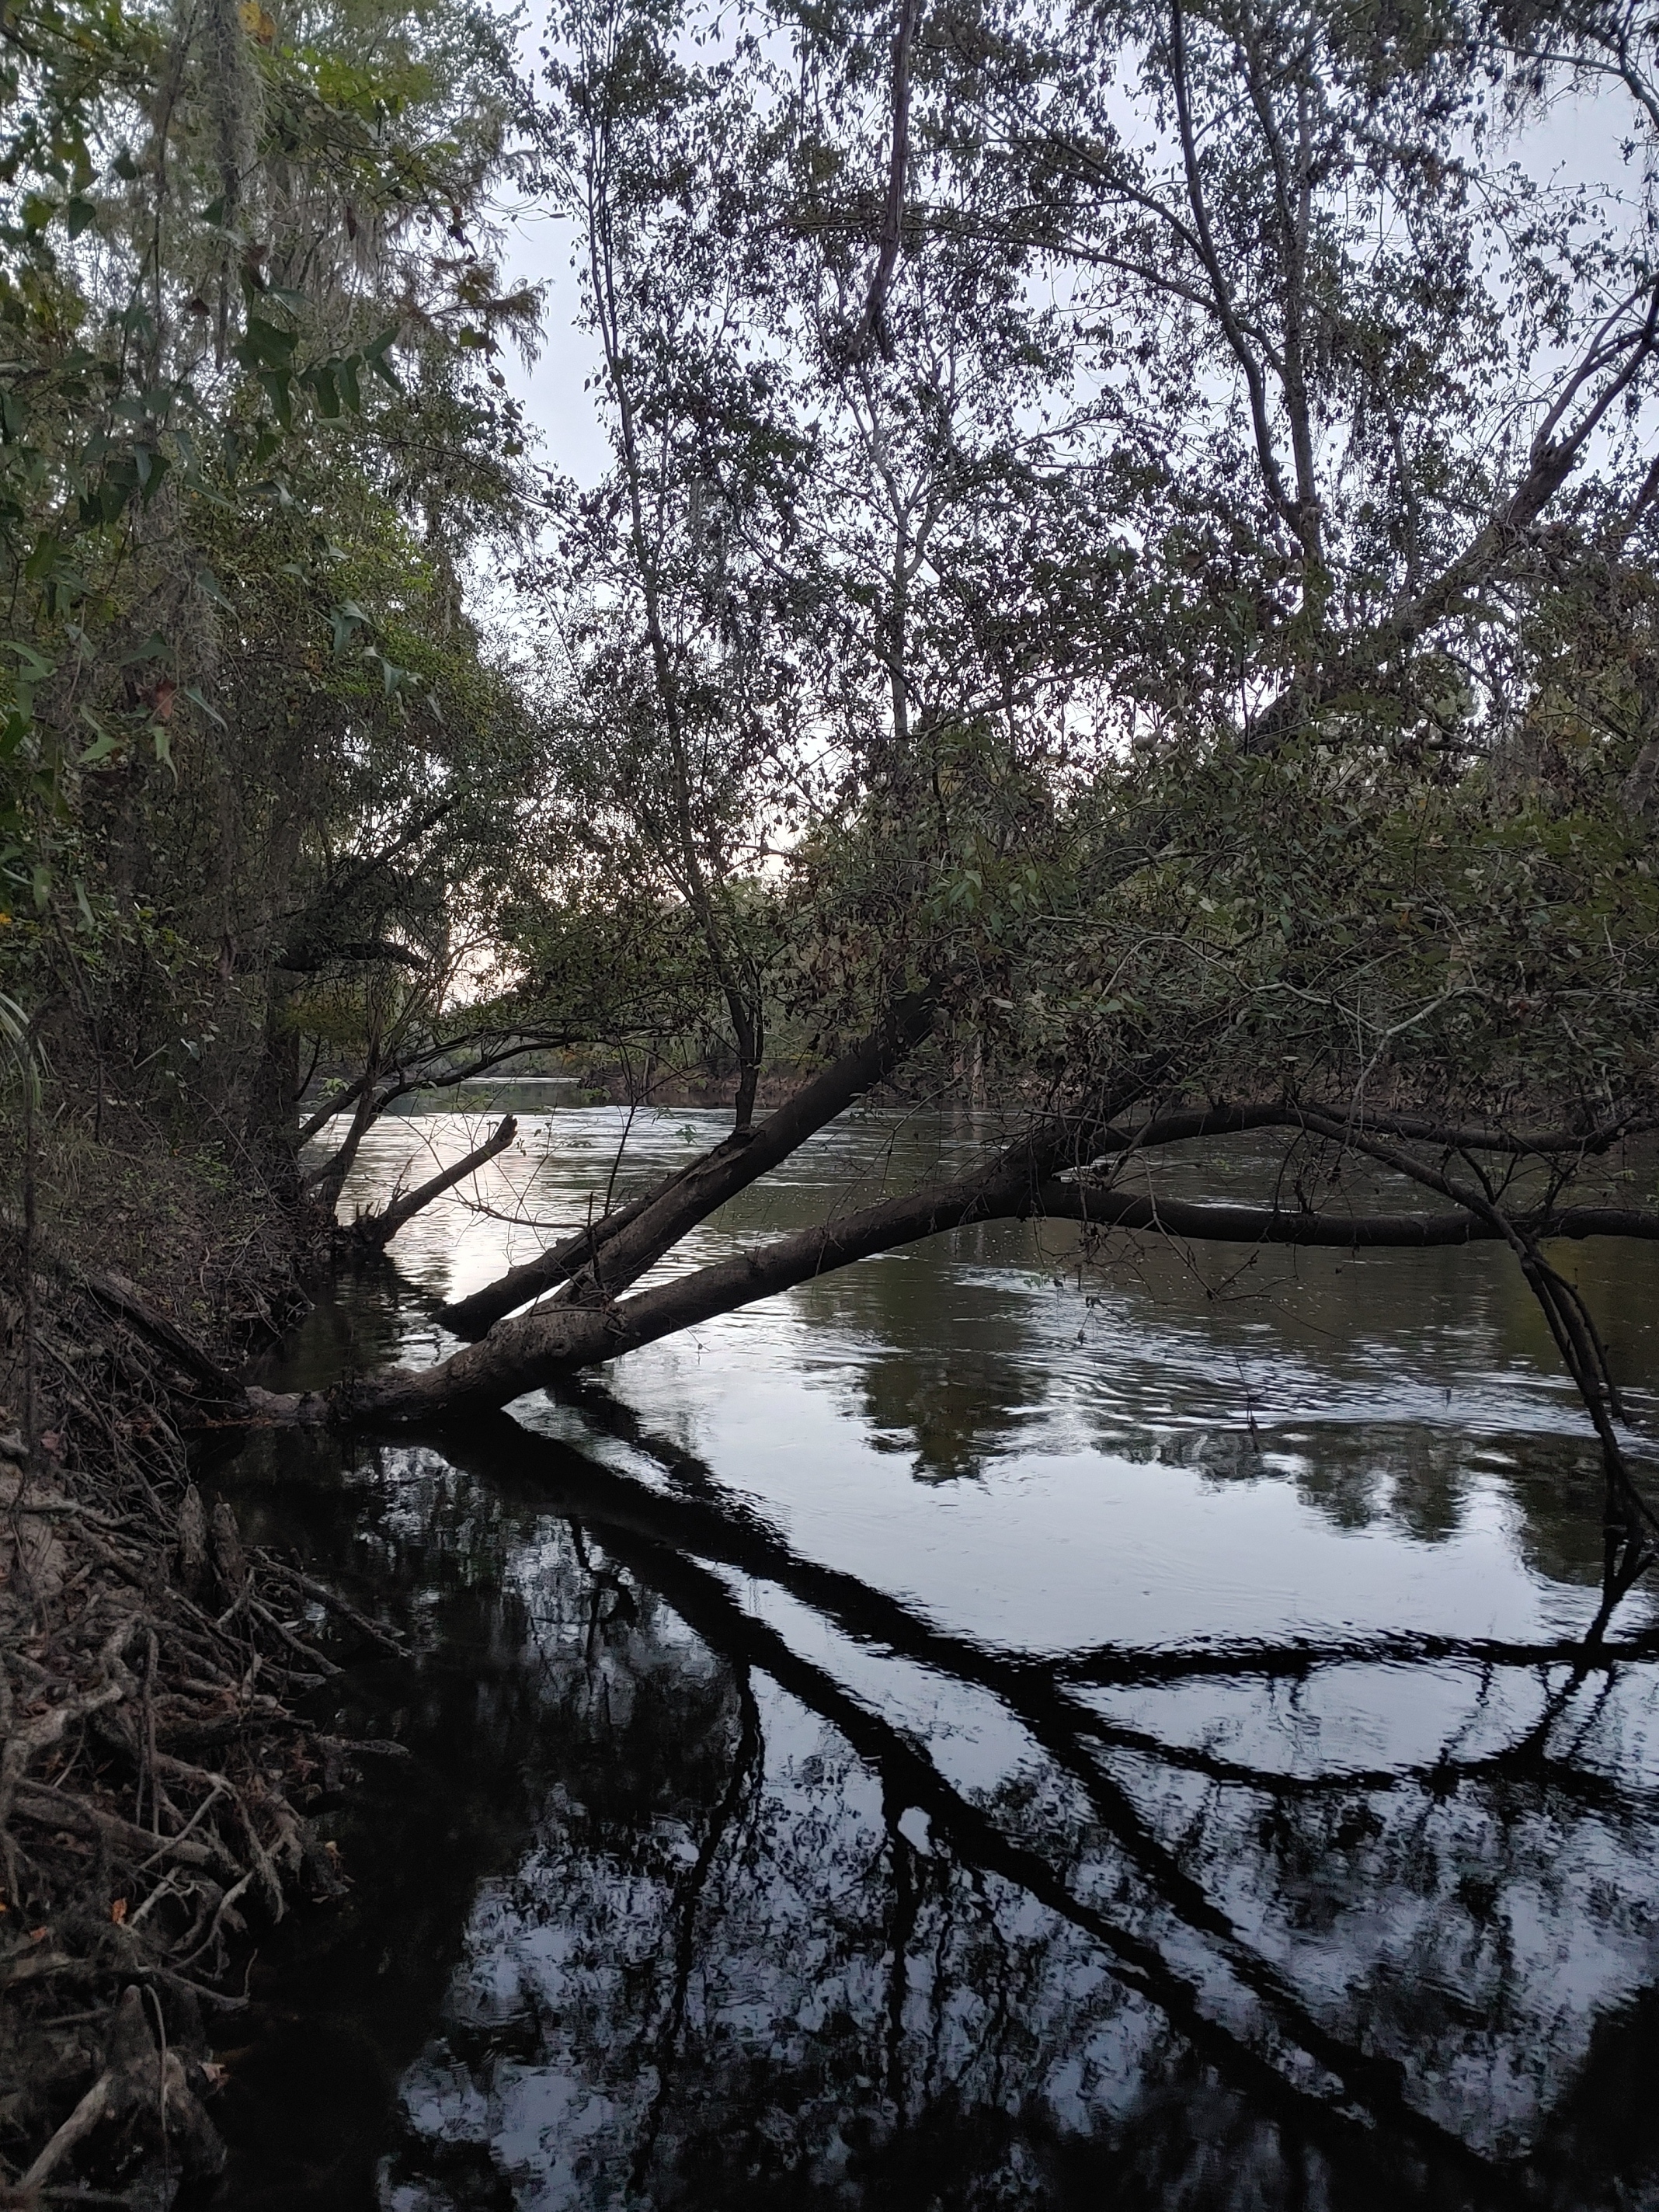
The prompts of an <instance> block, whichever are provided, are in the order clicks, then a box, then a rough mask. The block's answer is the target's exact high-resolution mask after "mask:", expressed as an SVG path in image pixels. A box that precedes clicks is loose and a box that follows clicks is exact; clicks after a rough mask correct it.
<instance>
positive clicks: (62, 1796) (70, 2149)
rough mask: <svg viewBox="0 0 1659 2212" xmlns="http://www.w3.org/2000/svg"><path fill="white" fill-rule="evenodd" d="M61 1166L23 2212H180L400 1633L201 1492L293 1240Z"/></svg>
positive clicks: (7, 1693)
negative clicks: (195, 1476) (143, 2210)
mask: <svg viewBox="0 0 1659 2212" xmlns="http://www.w3.org/2000/svg"><path fill="white" fill-rule="evenodd" d="M45 1165H46V1169H47V1170H48V1172H47V1173H46V1174H45V1175H43V1176H42V1179H41V1188H42V1194H43V1196H45V1198H46V1201H47V1202H46V1203H44V1204H42V1205H41V1206H40V1207H39V1208H38V1216H39V1218H38V1220H37V1224H36V1225H35V1227H34V1230H33V1233H32V1234H27V1233H26V1231H25V1227H24V1225H23V1224H22V1222H21V1220H19V1219H18V1218H15V1217H11V1218H7V1219H5V1220H4V1221H3V1222H0V1240H3V1241H0V1740H3V1753H0V1892H3V1897H0V2081H3V2083H4V2085H5V2086H4V2089H3V2091H0V2191H3V2194H0V2202H4V2203H17V2204H23V2203H29V2204H33V2203H38V2202H40V2201H43V2199H45V2200H49V2199H50V2198H51V2197H52V2194H53V2193H54V2192H58V2191H70V2190H73V2191H77V2192H78V2191H80V2190H81V2189H82V2188H85V2187H90V2188H92V2189H93V2190H94V2191H102V2192H105V2193H106V2194H108V2193H110V2192H115V2193H117V2194H118V2195H119V2196H120V2197H121V2199H122V2201H130V2202H134V2203H169V2202H171V2201H172V2200H173V2197H174V2196H175V2195H176V2194H177V2192H178V2191H179V2187H180V2186H181V2185H192V2186H195V2185H210V2183H211V2179H212V2177H213V2176H214V2174H215V2173H216V2172H217V2170H218V2168H219V2166H221V2165H222V2160H223V2150H222V2145H221V2143H220V2141H219V2136H218V2133H217V2130H216V2127H215V2125H214V2123H213V2118H212V2097H213V2092H214V2089H215V2087H216V2077H215V2069H214V2068H213V2066H212V2064H211V2059H210V2052H211V2051H212V2049H213V2048H214V2047H215V2046H216V2045H224V2044H225V2043H227V2042H232V2041H234V2039H235V2037H234V2027H233V2026H232V2023H233V2021H234V2015H236V2014H237V2013H238V2012H239V2011H240V2010H241V2009H242V2008H244V2007H245V2003H246V1998H245V1995H244V1993H243V1988H242V1983H243V1979H244V1978H245V1975H246V1966H247V1961H248V1958H249V1955H250V1951H251V1948H252V1943H253V1942H254V1940H255V1939H256V1937H257V1935H258V1930H259V1929H260V1928H261V1927H262V1926H264V1925H268V1924H270V1923H271V1922H274V1921H276V1920H279V1919H281V1918H282V1917H283V1916H284V1915H285V1914H287V1913H288V1912H289V1911H291V1910H292V1909H293V1908H294V1906H295V1905H296V1903H298V1902H300V1901H301V1900H304V1899H313V1900H326V1899H331V1898H335V1897H337V1896H339V1895H340V1894H341V1893H343V1888H344V1887H345V1882H346V1876H345V1874H344V1871H343V1869H342V1867H341V1865H340V1863H339V1859H338V1854H337V1851H336V1850H334V1849H333V1848H332V1846H331V1844H330V1842H329V1839H328V1837H327V1834H326V1832H325V1831H326V1814H327V1809H328V1808H329V1807H330V1806H331V1804H332V1803H333V1802H336V1801H337V1798H338V1797H339V1796H340V1794H341V1793H342V1792H343V1790H345V1789H346V1788H347V1787H348V1786H349V1783H350V1781H351V1779H352V1778H353V1775H354V1772H355V1771H356V1761H357V1760H358V1759H362V1758H363V1757H365V1756H371V1755H374V1753H376V1752H381V1753H383V1755H394V1756H395V1755H396V1750H395V1747H378V1746H373V1745H361V1744H357V1743H354V1742H349V1741H343V1740H342V1739H340V1738H338V1737H337V1736H334V1735H330V1734H329V1733H327V1730H326V1728H325V1726H324V1725H322V1724H320V1723H319V1717H318V1716H319V1711H320V1708H319V1697H318V1693H319V1692H322V1691H323V1690H324V1689H325V1686H326V1685H327V1684H328V1682H329V1681H330V1680H331V1678H332V1677H334V1676H335V1675H337V1674H338V1673H339V1671H340V1669H341V1668H342V1666H343V1664H344V1663H345V1662H347V1661H348V1660H349V1656H350V1654H351V1652H352V1650H354V1649H361V1648H362V1647H363V1646H365V1645H366V1644H369V1643H372V1642H374V1641H375V1640H379V1641H380V1642H381V1643H386V1642H388V1641H392V1640H393V1639H391V1638H389V1637H388V1635H387V1632H386V1631H384V1630H381V1629H380V1628H378V1627H377V1626H375V1625H374V1624H372V1623H370V1622H368V1620H365V1619H364V1618H363V1617H362V1616H361V1615H359V1614H358V1613H356V1612H355V1611H354V1610H353V1609H352V1608H351V1607H349V1606H348V1605H346V1604H344V1602H343V1601H341V1600H339V1599H338V1598H337V1597H335V1596H334V1595H332V1594H331V1593H330V1592H328V1591H327V1590H325V1589H323V1588H322V1587H321V1586H320V1585H319V1584H315V1583H312V1582H311V1581H310V1580H309V1579H308V1578H307V1577H306V1576H305V1575H304V1574H303V1572H302V1571H301V1569H300V1567H299V1566H298V1565H296V1564H295V1563H292V1562H289V1561H287V1560H284V1559H280V1558H277V1557H276V1556H275V1555H274V1554H272V1553H269V1552H262V1551H260V1550H258V1549H257V1548H255V1547H247V1546H245V1545H244V1542H243V1541H242V1537H241V1535H240V1532H239V1530H238V1528H237V1525H236V1522H235V1520H234V1516H233V1515H232V1514H231V1512H230V1510H229V1509H228V1507H227V1506H225V1505H224V1504H217V1505H216V1506H214V1507H213V1508H212V1510H208V1509H207V1508H206V1507H205V1506H204V1501H203V1499H202V1498H201V1497H200V1495H199V1494H198V1492H197V1490H196V1489H195V1487H194V1486H193V1484H192V1483H191V1480H190V1479H189V1474H188V1470H187V1467H186V1458H185V1439H186V1437H188V1436H189V1435H190V1434H191V1432H192V1431H201V1430H203V1429H207V1428H210V1427H211V1426H212V1425H213V1424H214V1423H215V1421H216V1419H217V1418H218V1417H219V1407H220V1401H221V1399H222V1395H223V1390H222V1380H221V1378H222V1377H223V1376H225V1375H227V1374H228V1372H230V1371H231V1370H234V1368H236V1367H238V1366H240V1364H241V1362H242V1360H243V1358H245V1356H246V1353H247V1352H248V1350H249V1349H250V1348H251V1346H252V1343H253V1342H254V1341H255V1340H257V1339H258V1337H261V1336H268V1335H269V1334H270V1332H271V1331H272V1330H273V1329H275V1328H276V1327H278V1326H280V1325H282V1324H283V1323H284V1322H287V1321H288V1320H289V1319H291V1318H292V1317H293V1316H294V1315H295V1312H296V1311H298V1310H301V1308H302V1306H303V1303H304V1301H303V1297H302V1294H301V1291H300V1288H299V1285H300V1282H301V1278H302V1276H303V1273H304V1272H305V1267H306V1263H307V1258H308V1256H309V1255H308V1252H307V1247H306V1243H305V1239H304V1237H303V1236H302V1235H301V1234H299V1233H296V1225H295V1223H294V1222H293V1221H292V1220H289V1219H285V1218H283V1217H282V1216H281V1215H280V1214H279V1213H277V1212H275V1211H274V1210H272V1209H270V1207H269V1206H262V1205H260V1204H259V1203H258V1194H252V1197H250V1194H248V1193H246V1191H238V1190H234V1189H232V1188H228V1187H221V1188H215V1187H214V1185H213V1184H212V1182H210V1181H209V1180H207V1179H205V1178H204V1176H203V1175H202V1173H201V1171H200V1169H199V1167H198V1166H197V1164H194V1163H191V1162H185V1163H184V1164H182V1165H181V1164H180V1163H179V1160H178V1158H177V1156H176V1155H174V1156H170V1157H167V1158H162V1157H160V1156H155V1157H150V1158H135V1157H133V1156H131V1155H127V1156H125V1157H124V1156H121V1155H116V1154H110V1153H108V1152H105V1153H103V1154H102V1155H101V1156H100V1157H88V1158H82V1159H81V1160H79V1161H68V1160H59V1161H55V1162H53V1161H48V1162H46V1164H45ZM129 1270H131V1272H129ZM325 1647H326V1648H325ZM88 2201H90V2200H88Z"/></svg>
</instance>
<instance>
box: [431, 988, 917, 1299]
mask: <svg viewBox="0 0 1659 2212" xmlns="http://www.w3.org/2000/svg"><path fill="white" fill-rule="evenodd" d="M932 1027H933V1000H932V998H931V996H927V995H922V996H918V997H916V998H914V999H908V1000H903V1001H902V1003H901V1004H900V1005H899V1006H896V1008H895V1009H894V1011H893V1013H892V1016H891V1018H890V1020H889V1021H887V1022H886V1023H884V1024H883V1026H882V1027H881V1028H880V1029H879V1030H875V1031H874V1032H873V1033H872V1035H871V1036H867V1037H866V1039H865V1040H864V1042H863V1043H861V1044H860V1045H858V1046H856V1047H855V1048H854V1050H853V1051H851V1052H849V1053H845V1054H842V1057H841V1059H839V1060H836V1062H835V1063H834V1065H833V1066H829V1067H826V1068H825V1069H824V1070H823V1073H822V1074H820V1075H815V1076H814V1077H813V1078H812V1079H811V1082H810V1083H807V1084H804V1085H802V1087H801V1088H800V1090H799V1091H796V1092H795V1094H794V1096H793V1097H791V1098H787V1099H786V1100H785V1101H784V1103H783V1104H782V1105H781V1106H780V1107H779V1108H778V1109H777V1110H776V1111H775V1113H772V1114H769V1115H767V1117H766V1119H765V1120H764V1121H763V1122H761V1124H760V1125H759V1127H757V1128H754V1129H748V1130H744V1129H737V1130H733V1132H732V1134H731V1135H730V1136H729V1137H727V1138H726V1139H725V1140H724V1141H723V1142H722V1143H720V1144H718V1145H716V1146H714V1148H713V1150H712V1151H710V1152H705V1153H703V1155H702V1158H700V1159H696V1160H693V1161H692V1162H691V1164H690V1166H689V1167H684V1168H680V1169H678V1170H676V1172H675V1173H674V1174H672V1175H671V1176H665V1177H664V1179H663V1181H662V1182H659V1183H658V1184H657V1185H656V1186H655V1188H653V1189H652V1190H649V1191H647V1192H646V1193H645V1194H643V1195H642V1196H641V1197H640V1198H637V1199H635V1200H634V1201H633V1202H632V1204H631V1205H629V1206H622V1207H619V1208H618V1209H617V1212H615V1213H613V1214H609V1215H605V1216H602V1217H601V1218H600V1219H599V1220H598V1221H596V1222H594V1223H593V1224H592V1225H591V1226H590V1227H588V1228H586V1229H582V1230H580V1231H578V1232H577V1234H576V1235H575V1236H574V1237H567V1238H566V1239H565V1240H564V1242H563V1243H560V1244H556V1245H555V1246H554V1247H553V1249H551V1250H550V1251H547V1252H544V1253H542V1254H541V1255H539V1256H538V1258H536V1259H534V1260H529V1261H526V1262H525V1263H524V1265H523V1266H522V1267H513V1268H511V1269H509V1271H508V1272H507V1273H506V1274H505V1275H503V1276H501V1277H500V1278H499V1279H498V1280H497V1281H495V1282H494V1283H490V1284H488V1285H486V1286H485V1287H484V1289H483V1290H482V1291H475V1292H474V1293H473V1295H472V1296H471V1297H468V1298H462V1299H461V1300H459V1303H458V1304H454V1305H453V1306H447V1307H446V1308H445V1310H444V1312H443V1316H442V1319H443V1322H444V1324H445V1326H446V1328H453V1330H454V1331H455V1333H456V1334H457V1335H458V1336H471V1337H478V1336H482V1335H483V1333H484V1331H485V1330H486V1329H488V1328H490V1327H491V1325H492V1324H493V1323H495V1322H498V1321H500V1320H501V1319H502V1318H503V1316H506V1315H507V1314H509V1313H511V1312H512V1311H513V1308H514V1307H515V1306H521V1305H523V1304H526V1302H527V1301H528V1300H529V1299H531V1298H533V1297H539V1296H540V1294H541V1293H542V1292H543V1291H548V1290H551V1289H553V1288H554V1287H555V1285H557V1284H560V1283H567V1282H568V1284H569V1288H568V1290H567V1291H565V1293H564V1297H563V1299H562V1301H561V1303H562V1304H572V1305H596V1304H602V1303H605V1302H607V1301H609V1300H610V1299H612V1298H615V1297H617V1296H618V1295H619V1293H620V1292H622V1291H625V1290H627V1289H628V1288H629V1285H632V1284H634V1283H636V1282H638V1280H639V1279H640V1278H641V1275H643V1274H645V1273H647V1271H648V1270H649V1269H650V1268H652V1267H655V1265H656V1263H657V1261H659V1259H661V1258H662V1256H663V1255H664V1254H665V1252H670V1251H671V1250H672V1249H673V1248H674V1246H675V1245H676V1244H678V1243H679V1241H680V1239H681V1238H682V1237H684V1235H685V1234H686V1232H687V1231H689V1230H691V1229H695V1228H696V1225H697V1224H698V1223H699V1222H700V1221H705V1220H707V1219H708V1216H709V1215H710V1214H711V1213H713V1212H714V1210H715V1209H716V1207H718V1206H724V1205H725V1203H726V1200H728V1199H730V1198H735V1197H736V1195H737V1194H738V1192H739V1191H742V1190H747V1189H748V1188H749V1186H750V1183H752V1182H757V1181H758V1179H759V1178H760V1177H761V1176H763V1175H767V1174H769V1173H770V1171H771V1170H772V1169H774V1168H775V1167H776V1166H777V1165H778V1164H779V1163H780V1162H781V1161H782V1160H786V1159H787V1158H789V1156H790V1154H791V1153H792V1152H799V1149H800V1147H801V1146H803V1145H804V1144H805V1142H806V1140H807V1139H808V1138H809V1137H813V1136H816V1135H817V1133H818V1131H819V1130H820V1129H822V1128H824V1127H827V1126H828V1124H829V1122H831V1121H834V1120H835V1118H836V1115H838V1114H840V1113H842V1112H844V1111H845V1109H847V1108H848V1106H850V1105H851V1104H852V1103H853V1101H854V1099H855V1098H857V1097H861V1096H862V1094H863V1093H864V1092H865V1091H868V1090H870V1089H872V1087H873V1085H876V1084H878V1083H879V1082H880V1081H881V1080H882V1079H883V1078H884V1076H887V1075H890V1073H892V1071H893V1069H894V1068H895V1067H896V1066H897V1065H898V1063H899V1061H900V1060H902V1059H903V1058H904V1057H905V1056H906V1055H907V1054H908V1053H910V1052H912V1051H914V1050H915V1047H916V1046H917V1045H918V1044H920V1043H921V1041H922V1039H923V1038H924V1037H925V1036H927V1032H928V1030H930V1029H931V1028H932Z"/></svg>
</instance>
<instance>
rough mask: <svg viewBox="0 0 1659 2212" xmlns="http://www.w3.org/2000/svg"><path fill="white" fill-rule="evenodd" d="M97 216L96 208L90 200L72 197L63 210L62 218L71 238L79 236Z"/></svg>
mask: <svg viewBox="0 0 1659 2212" xmlns="http://www.w3.org/2000/svg"><path fill="white" fill-rule="evenodd" d="M97 217H98V210H97V209H96V208H95V207H94V205H93V204H92V202H91V201H90V200H83V199H80V198H76V199H72V200H70V202H69V203H68V204H67V205H66V206H65V207H64V222H66V223H67V224H68V226H69V234H70V237H71V238H79V236H80V235H81V233H82V231H83V230H86V229H88V228H89V227H90V226H91V225H92V224H93V223H94V222H96V220H97Z"/></svg>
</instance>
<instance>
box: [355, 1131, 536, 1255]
mask: <svg viewBox="0 0 1659 2212" xmlns="http://www.w3.org/2000/svg"><path fill="white" fill-rule="evenodd" d="M518 1133H519V1124H518V1121H517V1118H516V1116H515V1115H511V1114H509V1115H507V1117H506V1119H505V1120H504V1121H502V1122H501V1124H500V1126H499V1127H497V1128H496V1129H495V1133H493V1135H491V1136H489V1137H488V1138H486V1139H485V1140H484V1142H483V1144H482V1145H475V1146H473V1148H472V1150H471V1152H468V1153H467V1155H466V1157H465V1158H464V1159H459V1160H457V1161H456V1163H455V1164H454V1166H453V1167H451V1168H445V1169H444V1170H442V1172H441V1174H438V1175H435V1176H431V1177H430V1178H429V1179H428V1181H427V1182H423V1183H422V1184H420V1185H419V1186H418V1187H417V1188H416V1189H414V1190H411V1191H409V1192H406V1193H405V1194H404V1196H403V1197H402V1198H399V1199H396V1200H393V1202H392V1204H391V1205H390V1206H385V1207H383V1208H382V1209H381V1210H380V1212H378V1213H360V1214H359V1215H358V1216H357V1218H356V1220H355V1221H354V1222H353V1223H352V1225H351V1229H350V1232H349V1233H350V1235H351V1237H352V1238H353V1240H354V1241H355V1242H356V1243H358V1244H360V1245H362V1246H363V1247H364V1248H365V1249H368V1250H369V1251H371V1252H383V1251H385V1249H386V1246H387V1245H388V1244H389V1243H391V1242H392V1238H393V1237H395V1236H396V1235H397V1234H398V1231H399V1230H400V1229H403V1228H404V1227H405V1226H406V1225H408V1224H409V1223H410V1222H411V1221H412V1220H413V1219H414V1218H415V1216H416V1214H417V1213H419V1212H421V1211H422V1208H423V1207H425V1206H430V1205H431V1203H432V1201H433V1200H434V1199H435V1198H441V1197H442V1196H443V1194H444V1193H445V1192H446V1191H447V1190H453V1188H455V1185H456V1184H457V1183H458V1182H465V1180H466V1178H467V1176H470V1175H471V1174H473V1173H475V1172H476V1170H477V1169H479V1168H481V1167H483V1165H484V1164H486V1162H488V1161H489V1160H493V1159H494V1158H495V1156H496V1154H497V1153H498V1152H505V1151H506V1150H507V1146H509V1145H510V1144H511V1143H512V1142H513V1139H514V1138H515V1137H516V1136H517V1135H518Z"/></svg>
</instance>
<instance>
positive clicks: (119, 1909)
mask: <svg viewBox="0 0 1659 2212" xmlns="http://www.w3.org/2000/svg"><path fill="white" fill-rule="evenodd" d="M109 1917H110V1918H111V1919H112V1921H113V1922H114V1923H115V1924H116V1926H117V1927H119V1926H120V1925H121V1923H122V1922H123V1921H124V1920H125V1918H126V1917H127V1901H126V1899H125V1897H118V1898H117V1899H116V1900H115V1902H114V1904H113V1905H111V1907H110V1909H109Z"/></svg>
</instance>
